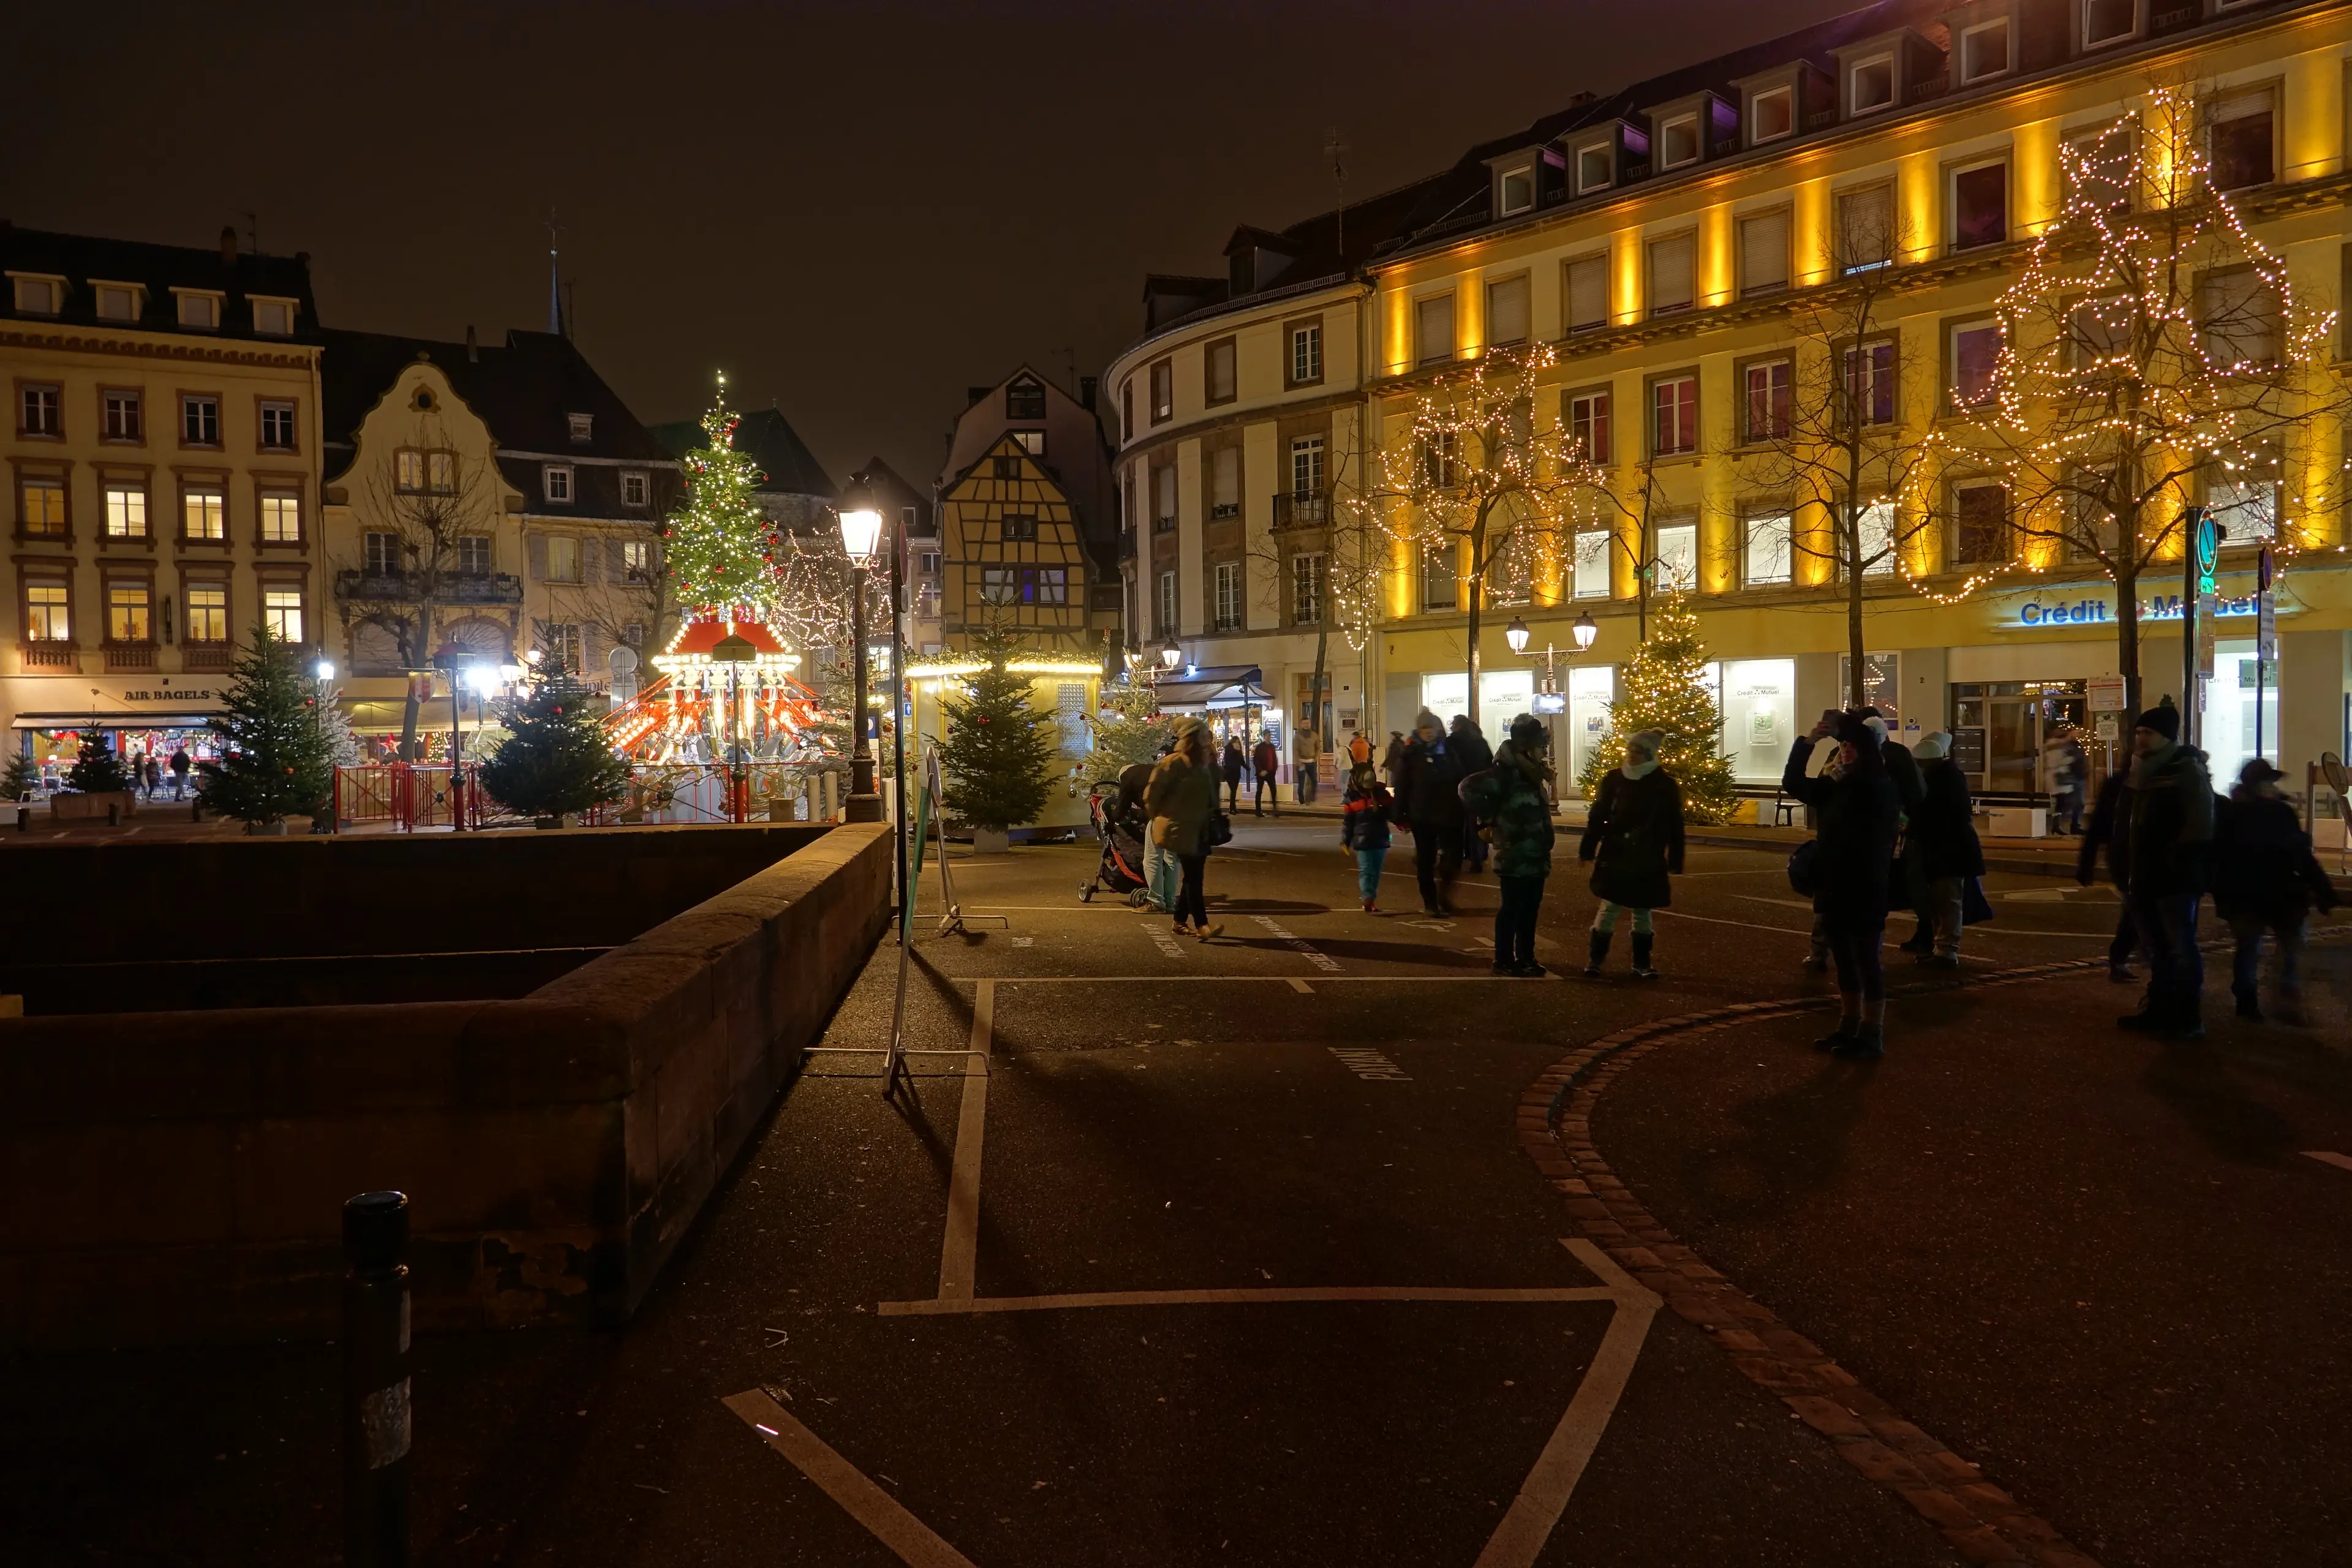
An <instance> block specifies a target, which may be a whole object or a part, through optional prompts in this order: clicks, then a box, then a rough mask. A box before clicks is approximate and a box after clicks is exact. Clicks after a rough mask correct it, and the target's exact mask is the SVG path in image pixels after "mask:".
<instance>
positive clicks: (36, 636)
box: [25, 582, 73, 642]
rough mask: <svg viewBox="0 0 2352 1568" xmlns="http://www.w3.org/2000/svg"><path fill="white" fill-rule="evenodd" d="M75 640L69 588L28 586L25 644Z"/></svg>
mask: <svg viewBox="0 0 2352 1568" xmlns="http://www.w3.org/2000/svg"><path fill="white" fill-rule="evenodd" d="M25 637H26V641H28V642H66V641H68V640H70V639H71V638H72V637H73V624H72V621H71V619H70V618H69V616H68V614H67V610H66V585H65V584H63V583H43V582H31V583H27V584H25Z"/></svg>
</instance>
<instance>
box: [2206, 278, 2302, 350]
mask: <svg viewBox="0 0 2352 1568" xmlns="http://www.w3.org/2000/svg"><path fill="white" fill-rule="evenodd" d="M2279 315H2280V312H2279V295H2278V290H2276V289H2273V288H2272V287H2271V283H2270V280H2269V279H2266V278H2264V277H2263V275H2262V273H2261V272H2259V271H2257V270H2256V269H2255V268H2252V267H2237V268H2231V269H2229V270H2228V271H2226V272H2209V273H2207V274H2206V275H2205V276H2204V277H2202V278H2200V279H2198V280H2197V325H2198V331H2199V338H2200V343H2201V345H2202V346H2203V348H2204V351H2205V357H2206V358H2207V359H2208V360H2209V361H2210V362H2211V363H2214V364H2216V365H2222V366H2231V367H2253V366H2260V365H2273V364H2276V363H2278V362H2279V357H2280V351H2281V348H2282V342H2281V340H2282V337H2283V335H2284V334H2283V332H2282V323H2281V321H2280V319H2279Z"/></svg>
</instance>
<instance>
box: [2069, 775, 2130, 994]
mask: <svg viewBox="0 0 2352 1568" xmlns="http://www.w3.org/2000/svg"><path fill="white" fill-rule="evenodd" d="M2130 784H2131V764H2130V763H2125V764H2124V765H2123V766H2122V767H2119V768H2117V769H2116V771H2115V772H2114V773H2109V774H2108V775H2107V778H2106V782H2105V783H2104V784H2101V785H2100V786H2099V801H2098V804H2097V805H2095V806H2093V807H2092V808H2091V820H2090V822H2089V824H2088V825H2087V826H2084V829H2083V847H2081V848H2080V849H2079V850H2077V851H2076V852H2075V855H2074V880H2075V881H2076V882H2078V883H2080V884H2081V885H2082V886H2084V887H2085V888H2087V887H2089V886H2090V885H2091V879H2092V877H2093V876H2094V875H2095V874H2096V872H2097V870H2098V867H2099V847H2100V846H2101V845H2105V847H2106V851H2107V877H2108V879H2109V880H2111V881H2113V882H2114V883H2115V885H2116V934H2115V936H2114V937H2113V938H2112V939H2111V940H2110V941H2109V942H2107V979H2108V980H2109V981H2111V982H2112V983H2114V984H2117V985H2129V984H2133V983H2135V982H2136V981H2137V980H2138V979H2139V976H2138V975H2137V974H2134V973H2132V966H2131V958H2132V950H2133V949H2134V948H2136V947H2137V946H2138V945H2139V927H2138V926H2137V924H2135V923H2134V922H2133V921H2132V912H2131V905H2130V904H2129V903H2128V902H2126V900H2125V899H2124V896H2123V892H2124V886H2125V884H2126V883H2127V882H2129V881H2130V880H2131V879H2130V877H2129V876H2128V875H2126V867H2125V865H2124V859H2123V847H2122V846H2121V845H2119V844H2118V843H2116V837H2115V831H2116V815H2117V813H2119V812H2121V811H2122V810H2124V809H2125V807H2124V797H2125V796H2126V795H2127V794H2128V793H2129V792H2130Z"/></svg>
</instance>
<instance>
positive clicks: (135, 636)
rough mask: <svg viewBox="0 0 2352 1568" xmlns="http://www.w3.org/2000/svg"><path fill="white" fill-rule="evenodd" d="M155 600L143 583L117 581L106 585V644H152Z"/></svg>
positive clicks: (126, 578) (121, 578) (138, 581)
mask: <svg viewBox="0 0 2352 1568" xmlns="http://www.w3.org/2000/svg"><path fill="white" fill-rule="evenodd" d="M151 598H152V593H151V592H150V590H149V589H148V586H147V584H146V583H145V582H144V581H143V580H140V579H135V578H130V577H117V578H115V579H114V580H113V581H112V582H110V583H109V584H107V585H106V640H107V641H109V642H114V643H126V642H130V643H139V642H152V641H154V640H155V639H154V637H153V636H152V632H153V628H152V626H150V625H149V623H148V614H149V603H148V601H149V600H150V599H151Z"/></svg>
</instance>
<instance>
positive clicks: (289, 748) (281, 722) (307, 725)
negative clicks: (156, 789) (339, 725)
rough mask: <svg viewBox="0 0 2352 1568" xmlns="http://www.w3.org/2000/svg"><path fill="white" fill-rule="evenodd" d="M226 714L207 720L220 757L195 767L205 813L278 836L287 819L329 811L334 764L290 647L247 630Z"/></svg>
mask: <svg viewBox="0 0 2352 1568" xmlns="http://www.w3.org/2000/svg"><path fill="white" fill-rule="evenodd" d="M223 701H224V702H225V704H226V707H227V709H228V711H227V712H226V713H224V714H222V715H221V716H219V717H218V718H215V719H214V720H212V721H210V727H211V729H212V731H213V733H214V734H215V735H218V736H219V737H220V740H221V756H220V761H218V762H216V763H211V762H207V763H197V764H196V791H197V801H198V803H199V804H200V805H201V806H202V807H203V809H205V811H209V812H215V813H217V814H218V815H220V816H226V817H227V818H229V819H230V820H231V821H235V822H242V823H244V824H245V830H246V831H247V833H254V834H268V835H270V836H273V837H274V836H278V835H282V834H283V833H284V832H285V831H286V819H287V818H288V817H289V816H312V817H315V816H318V814H319V813H320V812H322V811H327V810H331V805H330V802H331V800H332V798H333V795H334V792H335V764H334V757H333V752H332V749H331V741H330V738H329V735H328V732H327V730H326V727H325V726H323V725H321V724H320V721H319V713H318V699H317V696H316V694H315V691H314V690H313V688H312V685H311V682H310V679H309V678H308V677H307V676H306V675H305V674H304V673H303V670H302V664H301V659H300V657H299V655H298V654H297V653H296V652H295V650H294V649H293V647H290V646H289V645H288V644H287V643H285V642H283V641H281V640H279V639H278V637H274V636H272V635H271V634H270V631H269V628H268V626H255V627H254V628H253V646H252V647H250V648H248V649H247V650H246V652H244V653H243V654H241V655H240V656H239V657H238V658H237V661H236V680H235V681H233V682H232V683H231V684H230V686H229V689H228V691H227V693H226V696H225V697H224V698H223Z"/></svg>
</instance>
